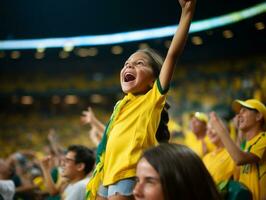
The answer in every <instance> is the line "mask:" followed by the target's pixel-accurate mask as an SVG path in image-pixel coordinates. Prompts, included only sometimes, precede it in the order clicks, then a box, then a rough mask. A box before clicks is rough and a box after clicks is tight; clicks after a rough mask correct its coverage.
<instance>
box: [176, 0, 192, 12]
mask: <svg viewBox="0 0 266 200" xmlns="http://www.w3.org/2000/svg"><path fill="white" fill-rule="evenodd" d="M178 1H179V4H180V6H181V8H182V10H183V9H185V10H187V11H190V10H192V9H193V10H194V8H195V5H196V0H178Z"/></svg>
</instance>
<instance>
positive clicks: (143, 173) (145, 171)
mask: <svg viewBox="0 0 266 200" xmlns="http://www.w3.org/2000/svg"><path fill="white" fill-rule="evenodd" d="M133 194H134V197H135V199H136V200H140V199H141V200H164V196H163V190H162V185H161V181H160V176H159V174H158V173H157V171H155V169H154V168H153V167H152V166H151V165H150V164H149V163H148V161H147V160H146V159H145V158H142V159H141V160H140V161H139V163H138V165H137V173H136V186H135V188H134V190H133Z"/></svg>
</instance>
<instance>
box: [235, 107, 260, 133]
mask: <svg viewBox="0 0 266 200" xmlns="http://www.w3.org/2000/svg"><path fill="white" fill-rule="evenodd" d="M258 114H259V113H258V112H257V111H255V110H251V109H248V108H245V107H242V108H241V109H240V112H239V114H238V128H239V129H240V130H241V131H244V132H245V131H248V130H249V129H250V128H252V127H254V125H255V124H257V123H258V122H257V115H258Z"/></svg>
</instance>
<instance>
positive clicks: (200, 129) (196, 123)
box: [191, 117, 206, 135]
mask: <svg viewBox="0 0 266 200" xmlns="http://www.w3.org/2000/svg"><path fill="white" fill-rule="evenodd" d="M191 129H192V131H193V133H194V134H196V135H197V134H198V133H204V132H205V131H206V123H205V122H202V121H200V120H198V119H197V118H196V117H192V119H191Z"/></svg>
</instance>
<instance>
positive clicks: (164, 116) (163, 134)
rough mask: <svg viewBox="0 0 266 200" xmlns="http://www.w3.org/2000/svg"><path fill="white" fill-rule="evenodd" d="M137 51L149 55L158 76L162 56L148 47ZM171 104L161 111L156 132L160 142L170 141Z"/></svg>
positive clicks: (150, 62) (154, 71)
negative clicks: (169, 113) (169, 111)
mask: <svg viewBox="0 0 266 200" xmlns="http://www.w3.org/2000/svg"><path fill="white" fill-rule="evenodd" d="M137 52H142V53H144V54H146V55H147V56H148V57H149V64H150V66H151V67H152V70H153V75H154V77H156V78H158V77H159V74H160V70H161V67H162V65H163V58H162V56H161V55H160V54H159V53H158V52H156V51H155V50H154V49H151V48H146V49H140V50H138V51H137ZM169 107H170V106H169V104H167V103H166V104H165V106H164V108H163V110H162V112H161V121H160V124H159V127H158V129H157V132H156V139H157V141H158V142H160V143H162V142H168V140H169V139H170V132H169V129H168V126H167V124H168V122H169V116H168V112H167V110H168V109H169Z"/></svg>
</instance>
